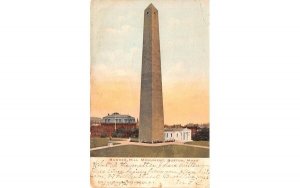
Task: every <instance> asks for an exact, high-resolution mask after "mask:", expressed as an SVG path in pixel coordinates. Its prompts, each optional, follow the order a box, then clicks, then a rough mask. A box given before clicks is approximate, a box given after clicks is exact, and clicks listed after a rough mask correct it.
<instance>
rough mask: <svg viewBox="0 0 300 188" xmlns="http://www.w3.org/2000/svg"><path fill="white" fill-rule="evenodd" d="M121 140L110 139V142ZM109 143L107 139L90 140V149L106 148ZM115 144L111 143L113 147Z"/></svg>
mask: <svg viewBox="0 0 300 188" xmlns="http://www.w3.org/2000/svg"><path fill="white" fill-rule="evenodd" d="M119 140H121V139H114V138H113V139H112V141H119ZM108 141H109V138H91V144H90V148H95V147H101V146H107V144H108ZM116 144H117V143H113V145H116Z"/></svg>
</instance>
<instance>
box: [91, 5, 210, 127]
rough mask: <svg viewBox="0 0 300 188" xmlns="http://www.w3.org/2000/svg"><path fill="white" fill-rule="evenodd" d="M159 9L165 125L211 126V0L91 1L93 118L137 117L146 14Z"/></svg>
mask: <svg viewBox="0 0 300 188" xmlns="http://www.w3.org/2000/svg"><path fill="white" fill-rule="evenodd" d="M150 3H152V4H153V5H154V6H155V7H156V8H157V9H158V16H159V34H160V51H161V69H162V70H161V71H162V85H163V105H164V121H165V124H168V125H172V124H182V125H184V124H187V123H208V122H209V23H208V20H209V19H208V16H209V12H208V11H209V5H208V0H164V1H147V0H146V1H140V0H92V2H91V100H90V102H91V104H90V106H91V109H90V110H91V116H95V117H103V116H106V115H107V114H108V113H109V114H110V113H113V112H119V113H121V114H129V115H131V116H133V117H135V118H138V117H139V106H140V87H141V86H140V83H141V66H142V47H143V21H144V17H143V16H144V9H145V8H146V7H147V6H148V5H149V4H150Z"/></svg>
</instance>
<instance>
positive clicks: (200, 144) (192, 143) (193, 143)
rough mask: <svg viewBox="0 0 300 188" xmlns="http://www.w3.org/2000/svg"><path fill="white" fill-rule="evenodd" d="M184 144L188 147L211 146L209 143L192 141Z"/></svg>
mask: <svg viewBox="0 0 300 188" xmlns="http://www.w3.org/2000/svg"><path fill="white" fill-rule="evenodd" d="M184 144H187V145H197V146H209V142H208V141H192V142H186V143H184Z"/></svg>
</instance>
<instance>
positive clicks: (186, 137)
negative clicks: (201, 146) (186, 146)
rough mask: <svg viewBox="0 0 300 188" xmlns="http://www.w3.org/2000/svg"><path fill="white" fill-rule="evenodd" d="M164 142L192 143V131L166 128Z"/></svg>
mask: <svg viewBox="0 0 300 188" xmlns="http://www.w3.org/2000/svg"><path fill="white" fill-rule="evenodd" d="M164 134H165V141H175V142H189V141H192V131H191V130H190V129H188V128H166V129H165V131H164Z"/></svg>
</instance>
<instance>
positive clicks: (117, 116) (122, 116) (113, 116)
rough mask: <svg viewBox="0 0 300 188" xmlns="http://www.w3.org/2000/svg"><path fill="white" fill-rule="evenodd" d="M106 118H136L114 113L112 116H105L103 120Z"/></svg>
mask: <svg viewBox="0 0 300 188" xmlns="http://www.w3.org/2000/svg"><path fill="white" fill-rule="evenodd" d="M105 118H134V117H132V116H130V115H122V114H119V113H118V112H114V113H112V114H108V115H107V116H104V117H103V119H105Z"/></svg>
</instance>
